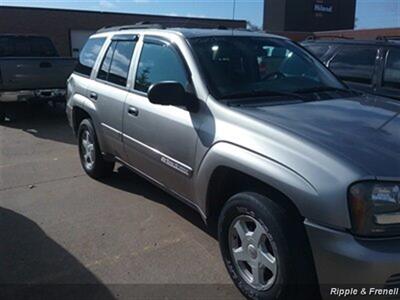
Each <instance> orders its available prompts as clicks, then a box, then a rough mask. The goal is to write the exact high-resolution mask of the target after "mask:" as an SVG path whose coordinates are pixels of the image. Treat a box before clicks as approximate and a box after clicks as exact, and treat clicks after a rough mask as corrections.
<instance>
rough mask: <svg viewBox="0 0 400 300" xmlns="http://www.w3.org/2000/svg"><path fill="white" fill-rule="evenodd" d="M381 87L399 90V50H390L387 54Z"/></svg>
mask: <svg viewBox="0 0 400 300" xmlns="http://www.w3.org/2000/svg"><path fill="white" fill-rule="evenodd" d="M383 86H384V87H390V88H395V89H400V50H397V49H391V50H390V51H389V53H388V56H387V60H386V66H385V70H384V73H383Z"/></svg>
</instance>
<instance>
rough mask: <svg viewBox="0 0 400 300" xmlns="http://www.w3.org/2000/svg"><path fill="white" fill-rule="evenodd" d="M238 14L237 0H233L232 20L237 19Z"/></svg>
mask: <svg viewBox="0 0 400 300" xmlns="http://www.w3.org/2000/svg"><path fill="white" fill-rule="evenodd" d="M235 15H236V0H233V9H232V20H235Z"/></svg>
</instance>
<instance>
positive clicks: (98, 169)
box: [78, 119, 115, 179]
mask: <svg viewBox="0 0 400 300" xmlns="http://www.w3.org/2000/svg"><path fill="white" fill-rule="evenodd" d="M78 144H79V156H80V159H81V164H82V167H83V169H84V170H85V172H86V173H87V174H88V175H89V176H90V177H92V178H94V179H100V178H102V177H106V176H109V175H110V174H111V173H112V171H113V169H114V165H115V162H112V161H106V160H105V159H104V157H103V155H102V153H101V151H100V147H99V144H98V142H97V136H96V132H95V130H94V126H93V124H92V121H91V120H90V119H85V120H83V121H82V122H81V124H80V125H79V129H78Z"/></svg>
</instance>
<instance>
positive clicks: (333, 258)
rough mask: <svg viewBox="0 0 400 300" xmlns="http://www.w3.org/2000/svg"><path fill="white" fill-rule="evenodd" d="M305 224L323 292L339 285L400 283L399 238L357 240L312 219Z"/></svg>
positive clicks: (378, 285)
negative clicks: (313, 221)
mask: <svg viewBox="0 0 400 300" xmlns="http://www.w3.org/2000/svg"><path fill="white" fill-rule="evenodd" d="M305 225H306V230H307V234H308V237H309V240H310V244H311V248H312V252H313V256H314V261H315V268H316V272H317V276H318V280H319V284H320V286H321V291H322V294H325V293H324V291H323V290H325V292H326V291H327V290H329V289H331V288H335V287H352V286H353V287H363V286H365V287H366V288H371V287H376V288H383V287H386V288H393V287H399V286H400V239H399V238H392V239H357V238H355V237H354V236H353V235H351V234H350V233H347V232H343V231H337V230H333V229H329V228H326V227H323V226H320V225H317V224H314V223H311V222H309V221H306V222H305ZM399 296H400V295H399ZM329 299H331V298H329Z"/></svg>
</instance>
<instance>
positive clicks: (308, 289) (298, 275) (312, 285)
mask: <svg viewBox="0 0 400 300" xmlns="http://www.w3.org/2000/svg"><path fill="white" fill-rule="evenodd" d="M218 235H219V242H220V248H221V253H222V256H223V259H224V262H225V266H226V267H227V269H228V272H229V274H230V276H231V278H232V280H233V282H234V283H235V285H236V286H237V287H238V288H239V290H240V291H241V293H242V294H243V295H245V296H246V297H247V298H249V299H268V300H269V299H271V300H272V299H274V300H292V299H296V300H299V299H307V300H309V299H318V298H319V292H318V289H317V285H316V280H315V272H314V266H313V260H312V256H311V250H310V247H309V245H308V241H307V237H306V233H305V230H304V225H303V224H302V222H301V221H299V218H296V216H295V215H294V214H293V213H292V212H290V211H288V210H287V209H286V208H284V207H283V206H280V205H278V204H277V203H276V202H274V201H272V200H270V199H268V198H267V197H264V196H262V195H260V194H257V193H250V192H246V193H240V194H237V195H234V196H233V197H232V198H231V199H229V200H228V202H227V203H226V204H225V206H224V208H223V210H222V212H221V214H220V217H219V222H218Z"/></svg>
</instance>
